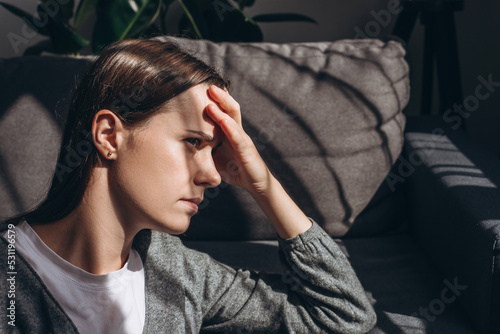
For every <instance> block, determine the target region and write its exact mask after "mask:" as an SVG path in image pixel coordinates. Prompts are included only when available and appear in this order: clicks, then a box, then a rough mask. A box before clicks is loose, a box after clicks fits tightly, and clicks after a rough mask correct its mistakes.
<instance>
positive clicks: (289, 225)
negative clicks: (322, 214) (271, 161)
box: [250, 174, 312, 239]
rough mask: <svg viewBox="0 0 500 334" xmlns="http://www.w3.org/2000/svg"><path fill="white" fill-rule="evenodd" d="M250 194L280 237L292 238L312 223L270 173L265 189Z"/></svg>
mask: <svg viewBox="0 0 500 334" xmlns="http://www.w3.org/2000/svg"><path fill="white" fill-rule="evenodd" d="M250 194H251V195H252V197H253V198H254V199H255V201H256V202H257V203H258V204H259V206H260V207H261V208H262V210H263V211H264V213H265V214H266V216H267V218H268V219H269V222H270V223H271V225H273V227H274V229H275V230H276V232H277V233H278V235H279V236H280V237H281V238H283V239H288V238H293V237H296V236H297V235H299V234H302V233H304V232H305V231H307V230H308V229H309V228H311V226H312V223H311V221H310V220H309V218H307V216H306V215H305V214H304V212H302V210H301V209H300V208H299V207H298V206H297V204H295V202H294V201H293V200H292V199H291V198H290V196H289V195H288V194H287V193H286V191H285V189H284V188H283V186H282V185H281V183H280V182H279V181H278V180H277V179H276V178H275V177H274V176H273V175H272V174H270V181H269V186H268V187H267V189H265V190H262V191H259V192H250Z"/></svg>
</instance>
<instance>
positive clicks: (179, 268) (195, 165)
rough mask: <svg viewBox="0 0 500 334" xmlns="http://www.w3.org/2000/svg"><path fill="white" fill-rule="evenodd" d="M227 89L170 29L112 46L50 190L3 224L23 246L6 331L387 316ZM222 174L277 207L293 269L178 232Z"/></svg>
mask: <svg viewBox="0 0 500 334" xmlns="http://www.w3.org/2000/svg"><path fill="white" fill-rule="evenodd" d="M227 88H228V81H227V80H225V79H224V78H222V77H221V76H220V75H219V74H217V72H216V71H215V70H214V69H213V68H211V67H209V66H207V65H206V64H204V63H203V62H201V61H199V60H197V59H196V58H194V57H192V56H190V55H189V54H186V53H185V52H183V51H181V50H180V49H179V48H178V47H177V46H176V45H174V44H171V43H165V42H160V41H155V40H146V39H144V40H126V41H121V42H117V43H115V44H113V45H111V46H109V47H108V48H107V49H106V50H105V51H104V52H103V54H102V55H101V56H100V57H99V58H98V59H97V60H96V61H95V62H94V63H93V64H92V66H91V67H90V68H89V70H88V71H87V73H86V75H85V76H84V77H83V79H82V81H81V82H80V84H79V86H78V89H77V91H76V92H75V95H74V97H73V100H72V103H71V107H70V110H69V114H68V117H67V121H66V125H65V131H64V134H63V139H62V144H61V150H60V154H59V157H58V162H57V167H56V171H55V172H54V176H53V179H52V184H51V188H50V190H49V193H48V195H47V198H46V199H45V200H44V201H43V202H42V203H41V204H40V205H38V207H36V208H35V209H34V210H32V211H30V212H27V213H24V214H21V215H18V216H16V217H13V218H12V219H9V220H8V221H6V222H5V223H4V224H2V232H1V233H2V235H3V237H4V238H3V241H4V242H3V243H1V244H2V247H3V248H4V251H5V252H8V250H9V249H10V250H11V251H12V248H13V247H10V248H9V247H8V245H9V241H10V243H11V244H12V241H11V240H12V239H13V236H15V251H16V262H15V266H16V267H15V268H16V277H15V279H16V283H15V288H16V289H15V298H10V297H8V296H5V297H4V299H3V300H4V306H5V307H8V306H9V305H10V304H11V303H12V301H14V303H15V307H16V311H15V314H16V318H15V327H14V326H13V325H12V324H9V323H8V321H9V318H7V321H4V322H3V323H2V328H1V329H2V332H3V331H4V330H5V331H13V332H16V331H18V332H22V333H30V332H37V333H41V332H43V333H47V332H54V333H77V332H79V333H93V334H94V333H141V332H143V333H158V332H166V333H198V332H200V331H201V332H217V333H219V332H226V333H233V332H234V333H261V332H263V333H277V332H283V333H320V332H322V333H364V332H366V331H368V330H369V329H370V328H372V327H373V326H374V323H375V321H376V317H375V313H374V311H373V309H372V307H371V305H370V304H369V302H368V301H367V299H366V296H365V294H364V291H363V289H362V287H361V285H360V283H359V281H358V280H357V278H356V276H355V274H354V271H353V270H352V268H351V267H350V265H349V262H348V261H347V259H346V258H345V256H344V255H343V254H342V252H341V251H340V250H339V248H338V247H337V245H336V244H335V243H334V242H333V241H332V239H331V238H330V237H329V236H328V235H327V234H326V233H325V232H324V231H323V230H322V229H321V227H320V226H319V225H317V224H316V222H315V221H314V220H312V219H311V218H308V217H306V216H305V214H304V213H303V212H302V211H301V210H300V209H299V208H298V207H297V205H296V204H295V203H294V202H293V201H292V200H291V198H290V197H289V196H288V195H287V193H286V192H285V191H284V189H283V187H282V186H281V185H280V183H279V182H278V181H277V179H276V178H275V177H274V176H273V175H272V174H271V173H270V171H269V170H268V168H267V166H266V164H265V163H264V161H263V160H262V158H261V157H260V156H259V153H258V151H257V150H256V148H255V146H254V145H253V143H252V140H251V139H250V138H249V136H248V135H247V134H246V133H245V131H244V130H243V128H242V124H241V114H240V108H239V105H238V103H237V102H236V101H235V100H234V99H233V98H232V97H231V96H230V95H229V94H228V92H227ZM221 180H224V181H225V182H227V183H229V184H232V185H236V186H240V187H243V188H244V189H246V190H247V191H248V192H249V193H250V194H251V195H252V197H253V198H254V199H255V200H256V201H257V203H258V204H259V205H260V207H261V208H262V209H263V211H264V212H265V214H266V215H267V217H268V219H269V222H270V223H271V224H272V226H273V227H274V228H275V230H276V232H277V238H278V242H279V245H280V253H279V255H280V260H281V261H282V263H283V264H284V265H285V275H286V279H285V276H282V275H277V274H269V273H265V272H261V273H256V272H253V271H248V270H236V269H233V268H231V267H229V266H226V265H224V264H221V263H219V262H217V261H215V260H213V259H212V258H211V257H209V256H208V255H206V254H204V253H200V252H197V251H194V250H192V249H189V248H186V247H184V246H183V245H182V243H181V242H180V240H179V239H178V238H177V237H175V236H174V235H177V234H181V233H183V232H184V231H186V229H187V228H188V226H189V222H190V219H191V217H192V216H193V215H194V214H195V213H196V212H197V209H198V207H197V205H198V204H199V203H200V202H201V201H202V199H203V192H204V190H205V189H206V188H210V187H216V186H217V185H218V184H219V183H220V182H221ZM2 266H4V268H3V269H5V270H3V271H2V273H4V275H7V273H8V272H9V268H7V267H5V266H6V264H5V263H2ZM8 278H9V276H7V277H4V278H3V279H2V284H3V286H2V288H5V289H7V290H8V289H9V286H10V285H9V284H10V283H9V281H7V279H8ZM6 282H7V283H6ZM6 284H7V285H6Z"/></svg>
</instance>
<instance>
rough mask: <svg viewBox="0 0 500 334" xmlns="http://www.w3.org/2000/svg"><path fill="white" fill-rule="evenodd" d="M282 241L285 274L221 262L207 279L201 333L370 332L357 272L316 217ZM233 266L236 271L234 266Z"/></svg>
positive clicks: (371, 315)
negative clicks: (301, 229)
mask: <svg viewBox="0 0 500 334" xmlns="http://www.w3.org/2000/svg"><path fill="white" fill-rule="evenodd" d="M309 219H310V220H311V221H312V223H313V225H312V227H311V228H309V229H308V230H307V231H305V232H303V233H302V234H300V235H298V236H296V237H294V238H290V239H282V238H280V237H279V235H278V234H276V236H277V239H278V243H279V259H280V262H281V263H282V265H283V266H284V271H283V274H276V273H268V272H263V271H261V272H256V271H253V270H247V269H232V268H230V267H229V266H226V265H222V264H220V263H218V262H217V261H215V260H214V263H217V265H219V266H221V267H220V268H217V269H216V270H213V271H211V272H212V273H218V274H217V275H210V277H206V280H208V281H207V282H205V286H206V287H209V288H208V289H207V291H210V293H205V296H204V297H205V299H204V305H203V310H204V311H203V322H202V327H201V333H344V334H345V333H365V332H367V331H368V330H370V329H371V328H372V327H373V326H374V325H375V323H376V315H375V312H374V310H373V308H372V306H371V304H370V303H369V301H368V299H367V297H366V295H365V292H364V289H363V287H362V286H361V283H360V282H359V280H358V278H357V277H356V275H355V273H354V270H353V269H352V267H351V265H350V263H349V261H348V260H347V258H346V256H345V255H344V254H343V253H342V251H341V250H340V248H339V247H338V246H337V244H336V243H335V242H334V241H333V240H332V238H331V237H330V236H329V235H328V234H327V233H326V232H325V231H324V230H323V229H322V228H321V227H320V226H319V225H318V224H317V223H316V222H315V221H314V220H313V219H311V218H309ZM231 269H232V270H231Z"/></svg>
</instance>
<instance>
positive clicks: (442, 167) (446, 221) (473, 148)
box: [404, 117, 500, 333]
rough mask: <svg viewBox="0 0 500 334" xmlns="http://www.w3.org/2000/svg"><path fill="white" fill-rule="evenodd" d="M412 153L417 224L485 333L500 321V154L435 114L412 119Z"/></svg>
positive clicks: (408, 184) (410, 183)
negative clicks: (494, 154)
mask: <svg viewBox="0 0 500 334" xmlns="http://www.w3.org/2000/svg"><path fill="white" fill-rule="evenodd" d="M409 125H410V126H409V128H408V129H407V133H406V135H405V136H406V143H405V150H404V156H405V157H407V160H408V161H409V162H411V161H413V162H414V164H413V166H412V168H410V169H408V170H409V171H412V172H411V173H409V175H404V176H405V180H404V183H405V189H406V193H407V202H408V210H409V217H411V220H412V221H411V222H410V226H411V230H412V233H413V234H414V235H415V237H416V239H417V240H418V242H419V243H420V245H422V248H423V249H424V250H425V251H426V253H427V254H428V255H429V257H430V258H431V260H432V261H433V263H434V264H435V266H436V267H437V268H439V270H440V272H441V275H442V276H443V277H445V278H446V279H448V280H450V281H453V280H455V279H457V280H458V282H459V284H460V285H461V286H462V285H463V286H466V288H465V289H464V290H463V293H462V295H461V296H460V298H458V301H459V302H460V303H461V304H462V305H463V307H464V308H465V309H466V310H467V311H468V313H469V314H470V315H471V317H472V319H473V321H474V323H475V325H476V327H477V328H478V329H479V330H480V333H498V329H499V328H500V318H499V317H498V315H499V314H500V205H499V203H500V190H499V187H500V160H498V158H497V157H495V156H493V155H492V154H491V153H490V152H488V151H486V150H485V149H483V148H481V147H480V146H479V145H477V144H475V143H474V142H472V141H471V140H470V139H468V138H467V137H466V136H465V135H464V133H463V132H461V131H460V130H453V129H452V128H451V127H450V126H449V124H447V123H445V122H443V121H442V120H439V119H437V120H436V119H435V118H433V117H429V118H426V117H419V118H416V119H414V120H413V122H409Z"/></svg>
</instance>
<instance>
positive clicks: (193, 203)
mask: <svg viewBox="0 0 500 334" xmlns="http://www.w3.org/2000/svg"><path fill="white" fill-rule="evenodd" d="M201 201H202V199H201V198H189V199H186V198H184V199H181V202H182V203H184V204H186V206H188V207H189V208H191V210H192V211H194V213H196V212H198V204H200V203H201Z"/></svg>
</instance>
